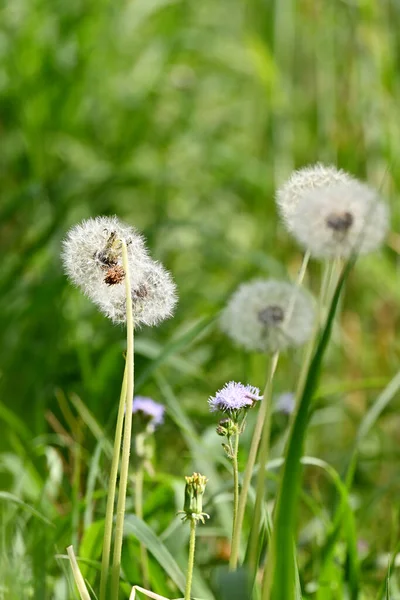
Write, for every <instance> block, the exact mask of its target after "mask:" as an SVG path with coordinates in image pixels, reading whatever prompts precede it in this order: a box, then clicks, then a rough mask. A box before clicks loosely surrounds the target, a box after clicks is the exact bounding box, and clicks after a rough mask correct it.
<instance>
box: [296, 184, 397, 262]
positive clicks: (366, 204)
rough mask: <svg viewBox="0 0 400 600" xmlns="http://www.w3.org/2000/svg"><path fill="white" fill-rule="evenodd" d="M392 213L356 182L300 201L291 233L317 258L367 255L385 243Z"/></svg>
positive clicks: (323, 191)
mask: <svg viewBox="0 0 400 600" xmlns="http://www.w3.org/2000/svg"><path fill="white" fill-rule="evenodd" d="M388 224H389V210H388V207H387V205H386V204H385V203H384V202H382V200H381V199H380V198H379V196H378V194H377V192H375V190H373V189H372V188H370V187H369V186H367V185H365V184H363V183H361V182H358V181H356V180H353V181H350V182H347V183H338V184H335V185H332V186H327V187H324V188H320V189H319V190H313V191H311V192H309V193H308V194H305V195H304V196H303V197H301V198H300V199H299V201H298V203H297V206H296V209H295V210H294V212H293V214H292V216H291V220H290V225H291V226H290V229H291V231H292V233H293V235H294V236H295V238H296V239H297V240H298V242H299V243H300V244H301V245H302V246H304V247H305V248H307V250H309V252H310V253H311V255H312V256H314V257H316V258H336V257H341V258H347V257H349V256H350V254H351V253H352V252H353V251H356V252H358V253H359V254H367V253H369V252H372V251H373V250H376V249H377V248H378V247H379V246H380V245H381V244H382V243H383V241H384V238H385V235H386V233H387V229H388Z"/></svg>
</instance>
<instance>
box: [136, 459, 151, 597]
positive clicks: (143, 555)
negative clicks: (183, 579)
mask: <svg viewBox="0 0 400 600" xmlns="http://www.w3.org/2000/svg"><path fill="white" fill-rule="evenodd" d="M143 475H144V468H143V460H140V464H139V467H138V470H137V472H136V475H135V513H136V516H137V517H139V519H143ZM140 563H141V567H142V577H143V585H144V587H145V588H147V587H149V585H150V577H149V558H148V555H147V550H146V547H145V546H144V545H143V544H142V543H140Z"/></svg>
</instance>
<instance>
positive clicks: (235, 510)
mask: <svg viewBox="0 0 400 600" xmlns="http://www.w3.org/2000/svg"><path fill="white" fill-rule="evenodd" d="M238 450H239V432H237V433H236V435H235V446H234V448H233V453H232V466H233V523H232V543H233V536H234V535H235V531H236V521H237V513H238V505H239V468H238Z"/></svg>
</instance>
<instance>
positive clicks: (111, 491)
mask: <svg viewBox="0 0 400 600" xmlns="http://www.w3.org/2000/svg"><path fill="white" fill-rule="evenodd" d="M126 373H127V368H126V364H125V371H124V379H123V382H122V389H121V396H120V399H119V408H118V417H117V425H116V428H115V438H114V450H113V455H112V461H111V471H110V480H109V482H108V493H107V505H106V518H105V523H104V538H103V555H102V559H101V577H100V600H106V598H107V582H108V575H109V566H110V554H111V538H112V525H113V515H114V500H115V490H116V487H117V476H118V463H119V457H120V454H121V439H122V427H123V424H124V416H125V398H126V387H127V375H126Z"/></svg>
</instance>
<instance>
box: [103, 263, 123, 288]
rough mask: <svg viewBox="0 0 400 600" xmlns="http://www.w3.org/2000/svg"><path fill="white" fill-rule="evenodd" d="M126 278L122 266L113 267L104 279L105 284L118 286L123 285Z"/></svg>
mask: <svg viewBox="0 0 400 600" xmlns="http://www.w3.org/2000/svg"><path fill="white" fill-rule="evenodd" d="M124 278H125V271H124V269H123V267H121V266H120V265H112V266H111V267H110V268H109V269H108V270H107V273H106V276H105V277H104V283H106V284H107V285H116V284H117V283H121V281H123V280H124Z"/></svg>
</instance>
